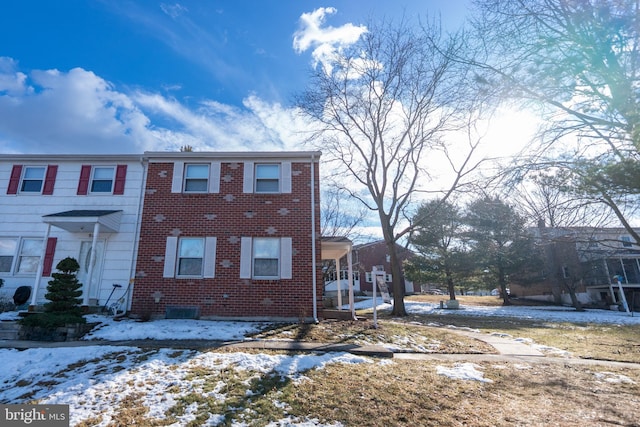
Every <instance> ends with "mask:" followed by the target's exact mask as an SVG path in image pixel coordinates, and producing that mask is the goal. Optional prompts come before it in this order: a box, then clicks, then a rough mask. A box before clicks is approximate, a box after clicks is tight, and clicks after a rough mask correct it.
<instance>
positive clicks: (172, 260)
mask: <svg viewBox="0 0 640 427" xmlns="http://www.w3.org/2000/svg"><path fill="white" fill-rule="evenodd" d="M177 254H178V238H177V237H175V236H169V237H167V246H166V247H165V250H164V273H163V274H162V277H175V275H176V255H177Z"/></svg>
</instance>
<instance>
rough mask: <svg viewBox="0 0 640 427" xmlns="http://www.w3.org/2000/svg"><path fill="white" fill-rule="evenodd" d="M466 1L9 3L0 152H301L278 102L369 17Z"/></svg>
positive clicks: (292, 121)
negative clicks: (185, 148)
mask: <svg viewBox="0 0 640 427" xmlns="http://www.w3.org/2000/svg"><path fill="white" fill-rule="evenodd" d="M468 3H469V1H468V0H448V1H446V0H422V1H420V0H413V1H410V0H405V1H402V0H400V1H394V2H392V1H370V0H351V1H349V0H339V1H327V2H319V1H315V0H309V1H304V0H260V1H258V0H254V1H239V0H235V1H234V0H206V1H205V0H199V1H196V0H185V1H178V2H176V1H171V0H167V1H148V0H141V1H133V0H103V1H101V0H64V1H51V0H21V1H11V2H6V3H5V4H3V6H2V13H0V40H2V43H0V153H2V152H4V153H54V152H56V153H74V152H87V153H138V152H142V151H144V150H156V151H162V150H177V149H178V148H179V147H180V146H181V145H185V144H189V145H192V146H193V147H194V148H195V149H197V150H251V149H256V150H272V149H303V148H304V147H300V145H299V141H300V134H299V133H298V131H299V130H300V129H304V127H305V123H303V122H302V121H301V119H300V118H299V117H298V116H296V115H295V111H294V110H293V109H292V108H291V100H292V97H293V95H294V94H295V93H297V92H299V91H301V90H303V89H304V87H305V85H306V76H307V75H308V72H309V68H310V67H311V66H312V64H314V62H317V61H321V60H322V53H323V52H327V51H330V50H331V49H338V48H339V47H340V46H343V45H345V44H348V43H350V42H352V41H353V40H355V39H357V38H358V37H359V35H360V34H362V32H363V31H366V27H365V26H366V24H367V22H368V21H369V20H370V19H374V20H375V19H381V18H383V17H386V18H389V17H399V16H400V15H402V14H403V13H405V14H406V15H408V16H412V17H417V16H421V17H425V16H426V15H427V14H428V15H430V16H434V15H437V14H441V16H442V20H443V23H444V24H445V25H446V26H448V27H449V28H450V29H452V30H454V29H455V28H457V27H458V26H459V25H460V24H461V23H462V21H463V19H464V17H465V15H466V13H467V8H468Z"/></svg>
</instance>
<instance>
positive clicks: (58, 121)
mask: <svg viewBox="0 0 640 427" xmlns="http://www.w3.org/2000/svg"><path fill="white" fill-rule="evenodd" d="M310 128H311V127H310V126H309V124H308V123H307V122H305V120H304V119H303V118H302V117H301V116H300V115H299V114H297V111H296V110H295V109H288V108H285V107H283V106H281V105H280V104H271V103H268V102H265V101H264V100H262V99H260V98H258V97H257V96H255V95H251V96H249V97H247V98H246V99H245V100H244V106H243V107H235V106H231V105H226V104H222V103H220V102H217V101H214V100H205V101H202V102H200V103H199V104H197V105H195V106H190V105H187V104H184V103H182V102H180V101H179V100H177V99H175V98H172V97H168V96H166V95H163V94H160V93H155V92H145V91H141V90H137V91H133V92H124V91H121V90H118V88H116V87H115V86H114V85H113V84H111V83H110V82H108V81H106V80H104V79H103V78H101V77H99V76H97V75H96V74H94V73H93V72H91V71H87V70H84V69H82V68H74V69H72V70H70V71H68V72H63V71H59V70H33V71H31V72H30V73H28V74H25V73H23V72H21V71H19V69H18V67H17V64H16V63H15V61H13V60H12V59H11V58H0V151H1V152H5V153H9V152H11V153H51V152H56V153H74V152H84V153H132V152H133V153H139V152H142V151H145V150H154V151H164V150H177V149H178V148H179V147H180V146H182V145H191V146H193V147H194V149H196V150H198V151H205V150H225V151H234V150H235V151H243V150H265V151H267V150H299V149H304V147H302V144H301V142H302V141H303V140H304V138H305V134H304V133H302V132H301V130H305V131H306V130H309V129H310Z"/></svg>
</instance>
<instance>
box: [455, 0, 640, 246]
mask: <svg viewBox="0 0 640 427" xmlns="http://www.w3.org/2000/svg"><path fill="white" fill-rule="evenodd" d="M474 5H475V6H476V13H475V15H474V16H475V19H474V20H473V21H472V24H473V27H474V29H475V32H474V34H475V36H476V37H475V40H476V41H477V43H476V44H475V46H474V47H475V48H476V49H475V56H474V57H472V58H471V57H465V58H462V57H458V58H457V59H458V60H460V61H461V62H463V63H466V64H472V65H474V66H475V67H476V77H475V82H476V85H477V88H478V89H479V90H480V91H482V92H483V93H485V94H488V95H490V96H495V97H496V98H497V99H500V100H504V99H509V100H517V101H521V102H522V103H523V104H524V105H526V106H527V107H533V108H536V109H537V110H538V111H540V112H541V113H542V114H543V115H544V119H545V120H544V122H545V124H546V125H545V129H544V132H542V133H541V134H540V138H541V142H542V144H541V146H540V147H539V148H540V149H539V151H538V152H537V153H535V158H534V159H533V160H532V159H531V158H528V159H526V160H525V161H522V162H521V163H520V164H519V165H518V166H519V167H520V168H528V167H530V166H531V165H533V166H534V167H537V160H541V161H542V162H547V163H548V162H551V161H552V160H553V158H552V157H551V156H558V155H559V152H561V147H562V146H565V147H571V148H570V149H569V150H567V151H565V152H564V154H565V155H566V156H565V159H564V160H563V161H562V163H563V164H564V165H567V166H568V168H567V169H566V170H573V171H576V170H579V173H575V174H574V175H573V177H572V181H573V183H574V185H576V186H577V187H579V188H580V194H579V195H580V196H581V197H583V199H586V200H589V199H590V200H597V201H599V202H602V203H604V204H605V205H606V206H608V207H609V208H610V209H611V212H612V213H613V214H614V215H616V217H617V218H618V219H619V220H620V221H621V223H622V224H623V225H624V226H625V227H626V228H628V231H629V232H630V233H631V231H632V230H631V229H630V227H629V223H628V221H627V219H626V215H625V209H624V208H625V206H626V205H628V203H629V202H631V203H635V202H637V199H636V198H632V200H630V199H629V195H630V194H636V195H637V194H638V193H640V184H639V183H640V181H639V180H637V179H633V178H632V177H638V176H640V160H639V159H640V156H639V151H640V103H639V102H638V101H639V100H640V31H639V30H638V29H639V28H640V4H639V3H638V1H637V0H615V1H612V0H581V1H569V0H475V1H474ZM576 146H577V147H579V149H575V147H576ZM552 148H553V149H554V151H553V152H552V154H551V155H549V154H548V153H549V151H550V150H551V149H552ZM569 156H572V161H571V162H569V161H566V160H567V159H568V158H569ZM577 156H578V157H577ZM556 159H557V157H556ZM621 171H623V172H621ZM598 183H599V185H597V184H598ZM574 195H578V193H574ZM632 235H634V234H633V233H632ZM634 237H636V240H638V237H640V236H636V235H634ZM638 243H640V240H638Z"/></svg>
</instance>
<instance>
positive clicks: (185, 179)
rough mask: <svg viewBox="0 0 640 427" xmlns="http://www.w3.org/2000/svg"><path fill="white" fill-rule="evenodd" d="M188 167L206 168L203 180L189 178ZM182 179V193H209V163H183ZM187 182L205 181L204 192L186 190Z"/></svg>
mask: <svg viewBox="0 0 640 427" xmlns="http://www.w3.org/2000/svg"><path fill="white" fill-rule="evenodd" d="M189 166H205V167H206V168H207V173H206V174H205V177H204V178H189V177H188V173H189ZM183 175H184V176H183V177H182V192H183V193H187V194H206V193H208V192H209V184H210V177H211V165H210V164H209V163H185V164H184V173H183ZM189 180H197V181H202V180H204V181H205V186H204V187H205V188H204V190H187V183H188V181H189Z"/></svg>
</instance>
